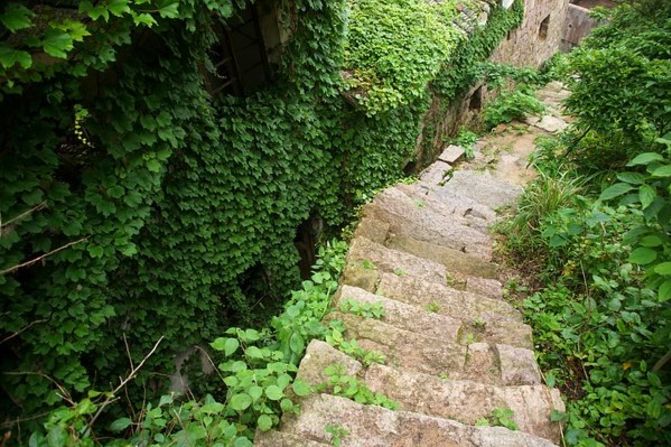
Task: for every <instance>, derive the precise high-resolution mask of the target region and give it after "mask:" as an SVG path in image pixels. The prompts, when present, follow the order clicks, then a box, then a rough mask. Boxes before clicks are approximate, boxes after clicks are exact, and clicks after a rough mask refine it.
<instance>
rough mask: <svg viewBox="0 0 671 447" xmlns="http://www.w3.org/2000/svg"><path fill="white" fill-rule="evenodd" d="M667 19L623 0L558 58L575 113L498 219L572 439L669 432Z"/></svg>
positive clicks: (654, 0) (574, 442) (651, 1)
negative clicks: (511, 212) (511, 211)
mask: <svg viewBox="0 0 671 447" xmlns="http://www.w3.org/2000/svg"><path fill="white" fill-rule="evenodd" d="M670 19H671V4H669V3H668V2H665V1H661V0H642V1H637V2H633V3H632V4H623V5H621V6H619V7H618V8H616V9H615V10H614V12H613V13H612V15H611V16H610V18H609V24H607V25H605V26H604V27H603V28H600V29H598V30H596V31H595V32H594V34H593V35H592V36H591V37H590V38H589V39H588V40H587V41H586V42H585V44H584V46H583V47H581V48H578V49H577V50H576V51H574V53H573V54H572V55H571V56H570V57H569V59H568V65H567V66H566V67H565V70H566V72H565V76H564V79H567V80H569V82H570V89H571V91H572V94H571V97H570V98H569V99H568V101H567V108H568V113H569V114H570V115H572V116H574V117H575V121H574V122H573V123H572V127H571V128H569V129H568V130H567V131H566V132H565V133H564V134H563V135H561V136H559V137H558V138H555V139H553V140H545V141H542V142H541V143H540V144H539V145H538V148H537V152H536V154H535V157H534V165H535V167H536V168H537V170H538V171H539V173H540V175H539V176H538V178H537V179H536V180H535V181H534V182H533V183H532V184H531V185H530V186H529V187H528V188H527V190H526V192H525V194H524V196H523V197H522V199H521V202H520V207H519V210H518V215H517V216H516V217H515V218H513V219H512V220H510V221H509V222H507V223H506V224H504V225H502V226H501V227H500V228H499V229H500V231H501V233H502V234H503V235H504V237H506V238H507V239H506V248H507V249H508V253H509V255H510V256H511V257H512V259H513V260H514V261H520V262H525V261H526V260H529V259H532V260H533V264H535V265H536V267H537V272H536V278H534V282H536V281H540V282H541V283H543V287H541V288H540V290H537V291H536V292H535V293H533V294H532V295H531V296H530V297H528V298H527V299H526V300H525V301H524V303H523V310H524V312H525V315H526V318H527V320H528V321H529V323H530V324H531V325H532V326H533V329H534V335H535V341H536V344H537V348H538V351H539V363H540V365H541V367H542V368H543V370H544V371H545V377H546V380H547V382H548V384H549V385H555V386H558V387H560V388H561V390H562V392H563V395H564V396H565V397H566V398H567V413H566V414H565V415H563V416H562V415H554V418H555V419H563V420H564V421H566V422H567V427H566V430H565V439H564V441H565V444H566V445H569V446H585V447H587V446H590V447H594V446H604V445H607V446H641V447H643V446H657V445H659V446H662V445H671V430H670V427H671V361H670V359H671V353H670V351H669V347H670V346H671V305H670V304H671V189H670V188H671V134H670V133H669V132H670V131H671V127H669V123H671V119H670V118H671V116H670V115H669V113H670V112H669V111H671V89H669V88H668V86H669V85H671V54H669V52H668V51H667V50H666V49H664V50H662V47H660V42H666V43H669V36H671V20H670ZM665 48H668V45H666V46H665ZM616 86H617V87H616Z"/></svg>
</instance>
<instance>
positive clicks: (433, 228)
mask: <svg viewBox="0 0 671 447" xmlns="http://www.w3.org/2000/svg"><path fill="white" fill-rule="evenodd" d="M363 213H364V215H365V216H367V217H375V218H377V219H380V220H384V221H386V222H388V223H389V224H390V225H391V227H390V231H391V232H393V233H395V234H402V235H408V236H412V237H413V238H414V239H418V240H422V241H425V242H430V243H433V244H438V245H442V246H444V247H448V248H452V249H454V250H460V251H463V252H464V253H471V254H473V255H476V256H478V257H480V258H482V259H484V260H487V261H488V260H490V259H491V257H492V248H491V239H490V238H489V236H487V235H485V234H483V233H482V232H481V231H478V230H476V229H474V228H471V227H468V226H466V225H464V224H462V223H460V222H459V221H458V218H456V217H453V216H440V215H438V214H435V213H432V212H431V211H428V210H422V209H421V208H417V209H415V210H413V209H412V208H409V207H405V206H402V205H400V206H399V207H398V208H389V207H388V204H387V203H384V204H383V203H380V202H373V203H369V204H368V205H366V206H365V207H364V209H363Z"/></svg>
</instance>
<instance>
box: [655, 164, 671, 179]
mask: <svg viewBox="0 0 671 447" xmlns="http://www.w3.org/2000/svg"><path fill="white" fill-rule="evenodd" d="M652 176H653V177H671V165H664V166H660V167H658V168H656V169H655V170H654V171H652Z"/></svg>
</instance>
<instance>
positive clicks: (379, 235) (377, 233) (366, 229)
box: [352, 217, 390, 244]
mask: <svg viewBox="0 0 671 447" xmlns="http://www.w3.org/2000/svg"><path fill="white" fill-rule="evenodd" d="M389 227H390V225H389V224H388V223H387V222H383V221H381V220H378V219H375V218H373V217H364V218H363V219H361V222H359V224H358V225H357V226H356V230H354V235H353V237H352V239H356V238H359V237H362V238H366V239H368V240H370V241H373V242H376V243H378V244H384V241H386V240H387V234H388V233H389Z"/></svg>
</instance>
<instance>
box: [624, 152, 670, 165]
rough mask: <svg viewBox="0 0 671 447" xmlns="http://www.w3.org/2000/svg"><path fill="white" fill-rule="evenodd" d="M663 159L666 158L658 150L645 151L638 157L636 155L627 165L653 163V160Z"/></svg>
mask: <svg viewBox="0 0 671 447" xmlns="http://www.w3.org/2000/svg"><path fill="white" fill-rule="evenodd" d="M661 160H664V157H662V156H661V155H660V154H658V153H657V152H643V153H642V154H638V155H637V156H636V157H634V159H633V160H631V161H630V162H629V163H627V166H640V165H647V164H650V163H652V162H653V161H661Z"/></svg>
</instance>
